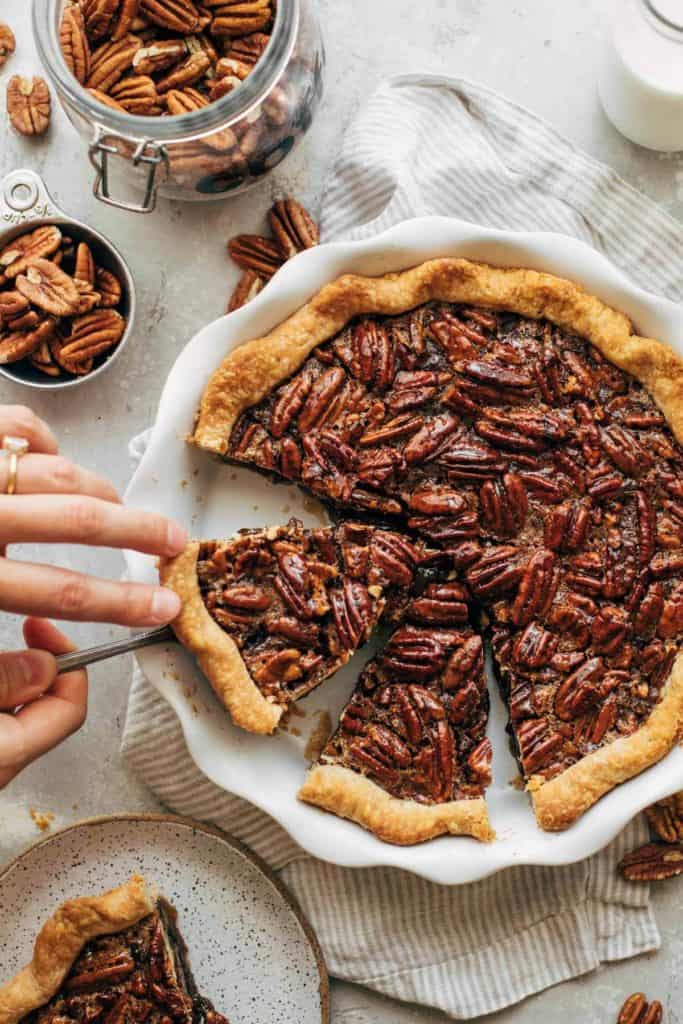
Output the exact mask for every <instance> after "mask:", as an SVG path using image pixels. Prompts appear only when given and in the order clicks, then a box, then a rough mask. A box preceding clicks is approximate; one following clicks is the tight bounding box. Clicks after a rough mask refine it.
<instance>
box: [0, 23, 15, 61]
mask: <svg viewBox="0 0 683 1024" xmlns="http://www.w3.org/2000/svg"><path fill="white" fill-rule="evenodd" d="M16 47H17V41H16V39H15V38H14V32H13V31H12V29H11V28H10V27H9V25H6V24H5V23H4V22H2V21H0V68H1V67H2V66H3V64H4V63H5V62H6V60H7V58H8V57H11V56H12V54H13V53H14V51H15V50H16Z"/></svg>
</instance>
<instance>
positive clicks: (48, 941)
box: [0, 876, 228, 1024]
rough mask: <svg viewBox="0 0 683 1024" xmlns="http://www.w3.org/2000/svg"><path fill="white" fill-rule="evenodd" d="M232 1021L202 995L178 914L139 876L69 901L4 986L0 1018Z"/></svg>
mask: <svg viewBox="0 0 683 1024" xmlns="http://www.w3.org/2000/svg"><path fill="white" fill-rule="evenodd" d="M95 1021H97V1022H98V1024H132V1022H142V1021H145V1022H147V1024H228V1022H227V1019H226V1018H225V1017H223V1016H222V1015H221V1014H220V1013H216V1011H215V1010H214V1009H213V1006H212V1005H211V1003H210V1002H209V1001H208V999H205V998H204V997H203V996H201V995H200V994H199V992H198V991H197V986H196V984H195V981H194V978H193V976H192V971H191V970H190V966H189V963H188V957H187V948H186V946H185V943H184V942H183V940H182V938H181V936H180V933H179V932H178V928H177V924H176V913H175V910H174V909H173V907H171V905H170V904H169V903H167V902H166V901H165V900H164V899H162V898H161V897H159V896H157V895H156V894H155V893H152V892H150V890H149V888H148V887H147V885H146V884H145V882H144V881H143V879H142V878H140V877H139V876H134V877H133V878H131V879H130V880H129V881H128V882H126V883H125V884H124V885H122V886H120V887H119V888H118V889H113V890H111V892H107V893H104V894H103V895H101V896H88V897H82V898H79V899H73V900H69V901H68V902H67V903H65V904H64V905H63V906H62V907H60V908H59V910H57V912H56V913H55V914H54V915H53V916H52V917H51V918H50V919H49V920H48V921H47V922H46V923H45V924H44V925H43V927H42V929H41V931H40V933H39V934H38V937H37V939H36V943H35V947H34V952H33V959H32V961H31V963H30V964H28V965H27V966H26V967H25V968H24V969H23V970H22V971H20V973H19V974H18V975H16V977H15V978H13V979H12V980H11V981H8V982H7V983H6V984H5V985H1V986H0V1024H19V1022H21V1024H93V1022H95Z"/></svg>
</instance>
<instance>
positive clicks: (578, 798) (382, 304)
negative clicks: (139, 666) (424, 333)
mask: <svg viewBox="0 0 683 1024" xmlns="http://www.w3.org/2000/svg"><path fill="white" fill-rule="evenodd" d="M433 300H436V301H442V302H456V303H466V304H469V305H474V306H483V307H486V308H489V309H494V310H504V311H509V312H513V313H517V314H519V315H520V316H526V317H531V318H533V319H546V320H548V321H550V322H551V323H553V324H555V325H556V326H558V327H560V328H563V329H565V330H568V331H571V332H573V333H575V334H578V335H579V336H580V337H582V338H584V339H586V340H587V341H589V342H590V343H591V344H593V345H594V346H595V348H596V349H597V350H598V351H599V352H601V353H602V355H604V356H605V357H606V358H607V359H609V360H610V362H612V363H613V364H614V365H615V366H618V367H619V368H620V369H622V370H625V371H626V372H627V373H630V374H631V375H632V376H633V377H634V378H635V379H636V380H638V381H639V382H640V383H641V384H642V385H643V386H644V387H645V388H646V389H647V391H648V392H649V394H650V395H651V396H652V398H653V400H654V401H655V402H656V404H657V406H658V408H659V409H660V411H661V412H662V413H663V415H664V416H665V418H666V420H667V422H668V424H669V426H670V428H671V430H672V432H673V434H674V436H675V438H676V439H677V441H679V443H681V444H683V359H681V357H680V356H679V355H677V353H676V352H674V350H673V349H672V348H671V347H670V346H669V345H666V344H664V343H663V342H660V341H657V340H655V339H654V338H648V337H641V336H640V335H638V334H637V333H636V332H635V330H634V328H633V325H632V323H631V321H630V320H629V318H628V317H627V316H626V315H625V314H624V313H620V312H618V311H617V310H614V309H612V308H611V307H609V306H607V305H606V304H605V303H604V302H602V301H601V300H600V299H598V298H597V297H596V296H594V295H591V294H590V293H589V292H587V291H586V290H585V289H584V288H582V287H581V286H580V285H578V284H576V283H575V282H573V281H569V280H567V279H565V278H561V277H556V276H554V275H552V274H547V273H543V272H540V271H536V270H528V269H522V268H505V267H495V266H491V265H488V264H484V263H474V262H472V261H470V260H466V259H449V258H447V259H436V260H430V261H428V262H426V263H422V264H420V265H419V266H416V267H413V268H412V269H410V270H406V271H403V272H401V273H395V274H387V275H384V276H382V277H377V278H369V277H360V276H356V275H352V274H347V275H344V276H343V277H340V278H338V279H337V280H336V281H333V282H331V283H330V284H328V285H326V286H325V287H323V288H322V289H321V290H320V291H319V292H318V293H317V294H316V295H315V296H313V298H312V299H311V300H310V301H309V302H308V303H306V305H304V306H303V307H302V308H301V309H299V310H298V311H297V312H296V313H294V314H293V315H292V316H290V317H289V318H288V319H287V320H285V321H284V322H283V323H281V324H279V325H278V326H277V327H276V328H275V329H274V330H273V331H271V332H270V334H268V335H266V336H265V337H263V338H258V339H254V340H252V341H249V342H246V343H245V344H243V345H240V346H239V347H238V348H236V349H235V350H234V351H233V352H232V353H231V354H230V355H229V356H228V357H227V358H226V359H225V360H224V361H223V363H222V364H221V366H220V367H219V368H218V369H217V370H216V371H215V373H214V374H213V375H212V377H211V379H210V380H209V383H208V386H207V388H206V390H205V392H204V395H203V397H202V401H201V406H200V410H199V415H198V418H197V423H196V426H195V431H194V434H193V436H192V437H191V438H190V441H191V442H192V443H193V444H195V445H197V446H198V447H200V448H202V449H204V450H206V451H209V452H212V453H214V454H216V455H225V454H226V452H227V448H228V442H229V438H230V435H231V432H232V430H233V428H234V426H235V424H236V422H237V420H238V419H239V417H240V415H241V414H242V413H243V412H244V411H245V409H247V408H249V407H250V406H252V405H254V404H256V403H258V402H260V401H261V400H262V399H263V398H265V397H266V396H267V395H268V394H269V393H270V392H271V391H272V390H273V389H274V388H276V387H277V386H278V385H279V384H281V383H282V382H283V381H284V380H286V379H287V378H288V377H290V376H291V375H292V374H293V373H295V372H296V371H297V370H298V369H299V367H300V366H301V365H302V364H303V362H304V361H305V359H306V358H307V357H308V356H309V354H310V353H311V352H312V351H313V349H315V348H316V347H317V346H318V345H321V344H323V343H324V342H325V341H328V340H329V339H330V338H332V337H334V335H336V334H337V333H338V332H339V331H341V330H342V329H343V328H344V327H345V325H346V324H347V323H348V322H349V321H350V320H352V319H353V318H354V317H356V316H360V315H372V314H378V315H386V316H391V315H394V316H395V315H399V314H401V313H404V312H407V311H408V310H411V309H414V308H416V307H417V306H420V305H423V304H424V303H426V302H429V301H433ZM204 614H205V615H206V617H207V618H209V616H208V613H206V612H205V611H204ZM182 617H183V616H181V618H182ZM214 626H215V624H214ZM215 629H216V630H218V631H219V632H220V633H221V636H222V637H225V634H223V633H222V631H220V629H219V627H218V626H215ZM179 636H180V633H179ZM181 639H182V637H181ZM230 644H232V641H230ZM190 646H192V645H191V644H190ZM193 649H195V648H193ZM205 660H206V662H207V664H208V665H209V668H210V672H213V674H214V675H215V674H216V670H217V663H214V664H213V665H212V660H213V659H211V656H210V654H209V653H206V654H205ZM240 660H241V659H240ZM200 664H201V661H200ZM242 670H244V667H243V666H242ZM205 671H206V669H205ZM209 678H210V680H211V682H212V684H213V679H212V678H211V674H209ZM214 688H216V687H215V685H214ZM261 699H262V700H263V698H261ZM233 717H234V716H233ZM682 735H683V654H679V656H678V657H677V660H676V662H675V663H674V666H673V668H672V671H671V673H670V676H669V678H668V680H667V682H666V684H665V687H664V689H663V695H662V699H661V701H660V702H659V704H657V705H656V707H655V708H654V709H653V712H652V714H651V715H650V716H649V718H648V719H647V720H646V722H645V723H644V724H643V725H642V726H641V727H640V728H639V729H638V730H637V731H636V732H635V733H634V734H632V735H631V736H628V737H624V738H623V739H620V740H616V741H614V742H613V743H611V744H609V745H608V746H607V747H603V748H601V749H599V750H597V751H595V752H594V753H593V754H590V755H588V756H587V757H585V758H583V759H582V760H581V761H579V762H577V763H576V764H575V765H573V766H571V767H570V768H568V769H565V770H564V771H563V772H562V773H561V774H560V775H558V776H556V777H555V778H554V779H551V780H550V781H548V782H546V781H545V780H544V779H543V778H542V777H541V776H536V777H532V779H531V780H530V782H529V785H528V788H529V789H530V790H531V792H532V800H533V804H534V810H535V812H536V817H537V820H538V823H539V825H540V826H541V827H542V828H544V829H547V830H561V829H565V828H567V827H569V825H571V824H572V823H573V822H574V821H576V820H577V818H579V817H580V816H581V815H582V814H583V813H584V812H585V811H586V810H587V809H588V808H589V807H591V806H592V805H593V804H594V803H595V802H596V801H597V800H599V799H600V797H602V796H604V795H605V794H606V793H607V792H609V791H610V790H611V789H613V788H614V787H615V786H617V785H619V784H620V783H622V782H625V781H626V780H628V779H630V778H633V777H634V776H635V775H638V774H639V773H640V772H642V771H644V770H645V769H646V768H648V767H650V766H651V765H653V764H655V763H657V762H658V761H660V760H661V759H662V758H663V757H664V756H665V755H666V754H667V753H668V752H669V751H670V750H671V749H672V748H673V747H674V746H675V744H676V742H677V741H678V740H679V739H680V738H681V736H682ZM333 769H334V774H332V770H333ZM375 791H376V792H375ZM300 796H301V797H302V799H304V800H307V801H308V802H310V803H316V804H319V805H320V806H322V807H326V808H327V809H328V810H332V811H334V812H335V813H337V814H340V815H342V816H346V817H352V818H353V819H354V820H356V821H359V822H360V823H361V824H366V823H369V822H372V824H371V825H370V826H369V827H371V828H372V829H373V831H374V832H375V833H376V834H378V835H379V834H381V833H380V829H381V828H382V821H383V819H384V816H385V815H386V816H387V818H391V819H392V820H391V822H390V824H388V825H387V832H391V833H392V834H393V833H394V832H400V826H398V825H397V823H396V822H395V821H394V813H395V811H396V810H397V808H394V806H393V804H392V803H391V801H392V800H393V801H395V803H396V804H399V805H401V806H403V805H404V804H405V802H401V801H398V800H396V798H392V797H389V795H388V794H386V793H385V792H384V791H383V790H382V789H381V788H380V787H379V786H377V785H375V784H374V783H372V782H371V781H370V780H368V779H366V778H365V777H363V776H360V775H356V773H355V772H352V771H351V770H349V769H343V768H341V766H331V765H330V766H324V765H319V766H316V767H315V768H314V769H313V770H312V772H311V774H310V775H309V777H308V780H307V782H306V783H305V785H304V787H303V789H302V791H301V793H300ZM463 802H464V803H468V804H475V803H477V802H478V801H455V802H453V803H452V804H449V805H442V806H445V807H449V806H450V807H453V806H458V805H459V804H460V803H463ZM481 803H482V805H483V803H484V802H483V800H482V801H481ZM416 806H418V807H420V809H422V808H421V805H416ZM435 812H436V809H435ZM457 818H458V815H457V814H455V817H454V822H455V823H456V825H457ZM425 820H426V819H425ZM433 820H434V821H435V822H436V821H438V820H439V819H438V812H436V813H435V815H434V819H433ZM443 820H444V821H445V817H444V819H443ZM486 821H487V822H488V819H486ZM414 827H415V828H416V829H422V830H423V831H425V833H427V832H429V826H427V825H426V824H424V823H422V822H421V824H420V825H419V826H418V825H415V826H414ZM405 828H406V832H405V835H406V836H407V835H408V833H409V826H408V825H406V826H405ZM446 830H447V829H441V831H446ZM431 834H436V833H431ZM424 838H428V835H427V834H425V835H424ZM391 841H392V842H399V843H400V842H406V843H407V842H411V841H412V842H415V841H418V840H415V839H413V840H411V839H408V838H404V839H400V838H399V839H392V840H391Z"/></svg>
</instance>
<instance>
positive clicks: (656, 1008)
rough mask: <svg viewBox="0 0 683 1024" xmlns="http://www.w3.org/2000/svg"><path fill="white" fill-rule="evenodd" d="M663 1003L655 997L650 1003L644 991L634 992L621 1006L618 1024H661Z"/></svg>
mask: <svg viewBox="0 0 683 1024" xmlns="http://www.w3.org/2000/svg"><path fill="white" fill-rule="evenodd" d="M662 1013H663V1011H662V1004H661V1003H660V1002H659V1000H657V999H655V1000H653V1002H651V1003H648V1001H647V998H646V996H645V995H643V993H642V992H634V993H633V995H632V996H629V997H628V999H627V1000H626V1002H625V1003H624V1005H623V1006H622V1008H621V1012H620V1013H619V1016H618V1018H617V1024H660V1021H661V1020H662Z"/></svg>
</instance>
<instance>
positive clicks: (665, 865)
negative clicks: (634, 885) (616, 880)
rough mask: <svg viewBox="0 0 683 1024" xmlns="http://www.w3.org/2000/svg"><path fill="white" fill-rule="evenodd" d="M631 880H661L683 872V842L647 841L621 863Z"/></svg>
mask: <svg viewBox="0 0 683 1024" xmlns="http://www.w3.org/2000/svg"><path fill="white" fill-rule="evenodd" d="M619 869H620V870H621V873H622V875H623V876H624V878H626V879H627V880H628V881H629V882H660V881H662V880H663V879H665V878H674V877H675V876H676V875H681V874H683V843H670V844H665V843H646V844H645V846H640V847H638V849H637V850H632V851H631V853H627V854H626V856H625V857H624V858H623V860H622V861H621V863H620V864H619Z"/></svg>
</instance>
